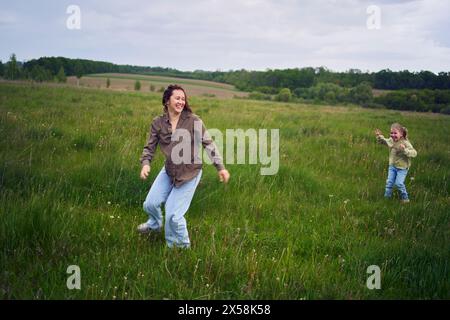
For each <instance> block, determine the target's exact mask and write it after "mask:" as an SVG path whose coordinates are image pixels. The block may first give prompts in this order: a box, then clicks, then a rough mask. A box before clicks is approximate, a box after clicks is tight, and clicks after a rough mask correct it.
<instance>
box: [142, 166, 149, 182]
mask: <svg viewBox="0 0 450 320" xmlns="http://www.w3.org/2000/svg"><path fill="white" fill-rule="evenodd" d="M149 173H150V166H149V165H148V164H146V165H144V166H143V167H142V169H141V179H142V180H145V179H147V177H148V174H149Z"/></svg>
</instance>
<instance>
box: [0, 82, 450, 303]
mask: <svg viewBox="0 0 450 320" xmlns="http://www.w3.org/2000/svg"><path fill="white" fill-rule="evenodd" d="M188 93H189V91H188ZM190 104H191V106H192V108H193V110H194V112H195V113H196V114H198V115H199V116H200V117H201V118H202V119H203V120H204V122H205V123H206V125H207V126H208V127H210V128H218V129H220V130H225V129H227V128H242V129H248V128H255V129H258V128H267V129H275V128H279V129H280V168H279V171H278V173H277V174H276V175H273V176H261V175H260V167H261V166H260V165H237V164H235V165H228V166H227V168H228V170H229V171H230V173H231V179H230V182H229V184H227V185H223V184H221V183H220V182H219V180H218V177H217V173H216V171H215V169H214V167H213V166H211V165H205V166H204V170H203V177H202V180H201V182H200V184H199V186H198V188H197V192H196V194H195V197H194V199H193V202H192V205H191V207H190V210H189V212H188V213H187V215H186V218H187V222H188V230H189V233H190V238H191V242H192V248H191V249H190V250H182V249H168V248H166V246H165V242H164V239H163V238H162V237H158V236H152V237H145V236H140V235H138V234H137V233H136V226H137V225H138V224H139V223H141V222H144V221H145V220H146V215H145V213H144V211H143V209H142V203H143V201H144V199H145V196H146V194H147V192H148V189H149V187H150V185H151V183H152V181H153V180H154V178H155V177H156V175H157V173H158V172H159V170H160V168H161V167H162V165H163V157H162V155H161V153H160V152H158V153H157V156H156V158H155V159H154V161H153V163H152V171H151V173H150V177H149V179H148V180H147V181H142V180H140V179H139V171H140V164H139V157H140V154H141V152H142V147H143V146H144V143H145V141H146V139H147V136H148V130H149V125H150V122H151V120H152V119H153V118H154V117H155V116H157V115H158V114H160V113H161V110H162V108H161V94H160V93H152V92H149V91H146V92H117V91H112V90H96V89H87V88H76V87H69V86H46V85H37V84H12V83H0V133H1V140H0V165H1V166H0V250H1V251H0V297H1V298H2V299H449V298H450V286H449V283H450V282H449V274H450V272H449V271H450V270H449V258H450V256H449V253H450V250H449V249H450V242H449V239H450V237H449V230H450V228H449V226H450V223H449V222H450V219H449V213H450V210H449V209H450V194H449V191H450V188H449V178H450V143H449V142H450V139H449V137H450V117H448V116H444V115H435V114H425V113H409V112H396V111H389V110H369V109H363V108H360V107H356V106H354V107H339V106H325V105H324V106H318V105H303V104H289V103H277V102H257V101H251V100H243V99H215V98H207V97H199V96H197V97H192V98H191V99H190ZM396 121H398V122H400V123H402V124H404V125H405V126H406V127H408V129H409V131H410V140H411V142H412V144H413V145H414V147H415V148H416V150H417V151H418V157H417V158H416V159H414V160H413V164H412V167H411V169H410V172H409V175H408V178H407V182H406V184H407V188H408V191H409V193H410V197H411V203H409V204H400V202H399V199H398V195H396V196H395V197H394V199H391V200H385V199H384V198H383V192H384V184H385V180H386V175H387V165H388V163H387V161H388V149H387V148H386V147H385V146H382V145H379V144H377V143H376V142H375V137H374V134H373V131H374V129H375V128H380V129H381V130H382V131H383V132H385V133H387V132H388V130H389V126H390V124H391V123H392V122H396ZM70 265H78V266H79V267H80V270H81V290H68V288H67V286H66V281H67V278H68V276H69V275H68V274H67V272H66V270H67V267H68V266H70ZM370 265H377V266H379V267H380V269H381V289H379V290H377V289H375V290H369V289H368V288H367V286H366V281H367V278H368V277H369V276H370V274H368V273H367V268H368V267H369V266H370Z"/></svg>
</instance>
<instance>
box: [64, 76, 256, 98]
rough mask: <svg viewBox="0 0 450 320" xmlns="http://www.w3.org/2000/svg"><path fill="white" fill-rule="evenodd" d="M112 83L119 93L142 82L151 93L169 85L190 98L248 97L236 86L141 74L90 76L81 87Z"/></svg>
mask: <svg viewBox="0 0 450 320" xmlns="http://www.w3.org/2000/svg"><path fill="white" fill-rule="evenodd" d="M107 78H109V79H110V81H111V86H110V88H109V89H110V90H111V89H112V90H117V91H134V84H135V82H136V80H139V81H140V82H141V91H147V92H148V91H150V86H151V85H153V86H154V88H155V91H157V90H159V89H160V88H161V87H167V86H168V85H169V84H173V83H176V84H179V85H182V86H183V87H184V88H185V89H186V90H187V91H188V92H189V95H190V96H199V97H215V98H219V99H229V98H233V97H235V96H237V97H246V96H247V95H248V93H247V92H243V91H238V90H237V89H236V88H235V87H234V86H232V85H229V84H224V83H218V82H212V81H204V80H195V79H181V78H173V77H162V76H148V75H139V74H121V73H108V74H106V73H105V74H103V73H100V74H89V75H86V76H83V77H82V78H81V79H80V85H81V86H85V87H92V88H98V89H100V88H106V79H107ZM67 80H68V81H67V83H68V84H69V85H77V84H78V81H77V78H76V77H74V76H72V77H68V79H67Z"/></svg>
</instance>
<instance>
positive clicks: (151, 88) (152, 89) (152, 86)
mask: <svg viewBox="0 0 450 320" xmlns="http://www.w3.org/2000/svg"><path fill="white" fill-rule="evenodd" d="M150 91H152V92H153V91H155V86H154V85H153V84H151V85H150Z"/></svg>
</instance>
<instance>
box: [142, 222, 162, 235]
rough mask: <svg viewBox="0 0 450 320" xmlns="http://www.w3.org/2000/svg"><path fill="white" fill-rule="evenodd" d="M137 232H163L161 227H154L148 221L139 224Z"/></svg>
mask: <svg viewBox="0 0 450 320" xmlns="http://www.w3.org/2000/svg"><path fill="white" fill-rule="evenodd" d="M137 232H139V233H140V234H149V233H151V232H158V233H159V232H161V228H159V229H152V228H150V226H149V225H148V224H147V223H141V224H140V225H138V227H137Z"/></svg>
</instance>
